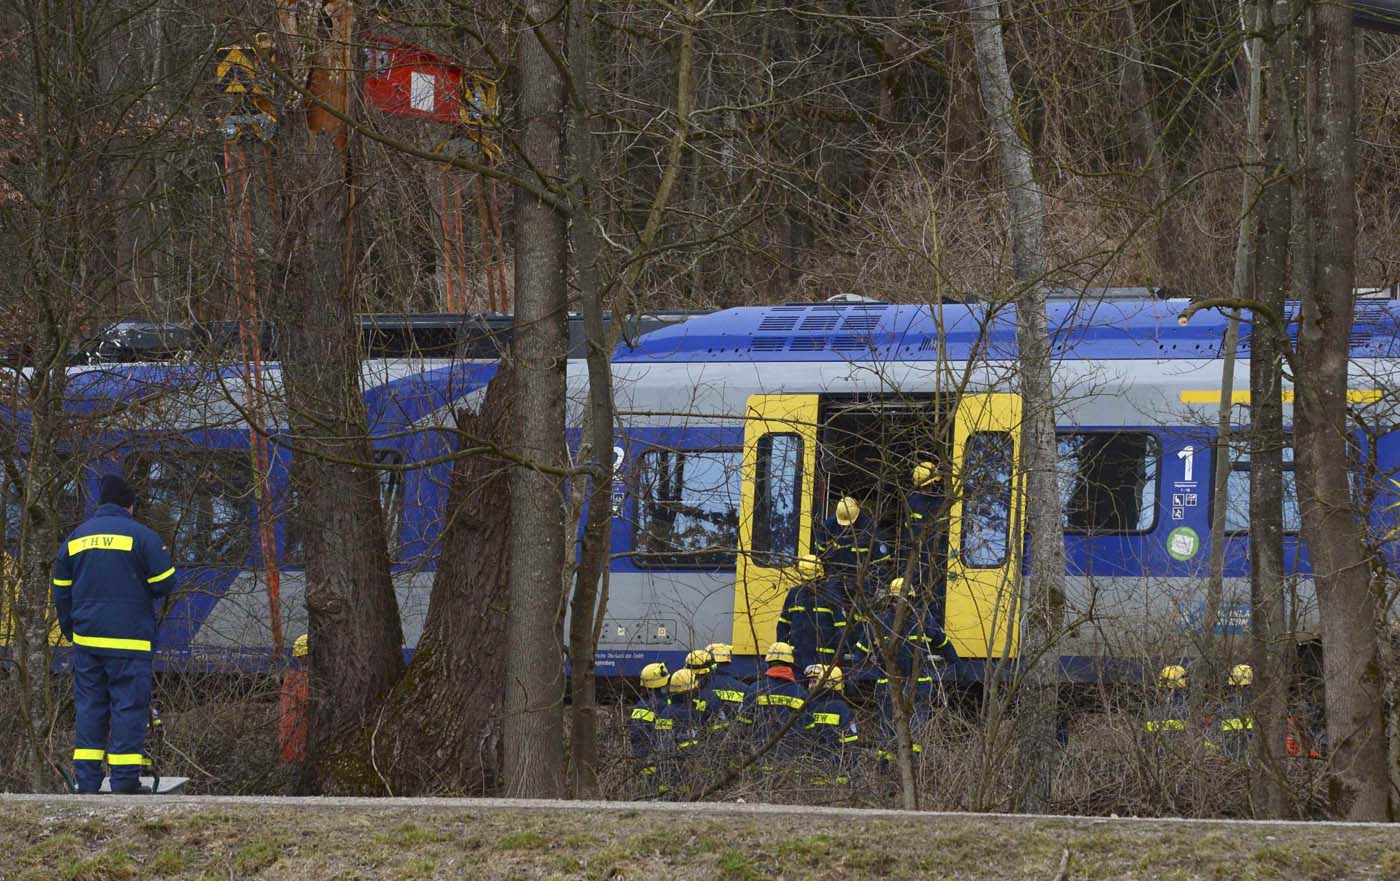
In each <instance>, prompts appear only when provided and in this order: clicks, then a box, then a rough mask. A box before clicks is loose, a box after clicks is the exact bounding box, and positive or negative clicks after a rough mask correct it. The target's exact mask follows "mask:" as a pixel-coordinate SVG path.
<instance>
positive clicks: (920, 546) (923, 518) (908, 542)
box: [901, 490, 948, 584]
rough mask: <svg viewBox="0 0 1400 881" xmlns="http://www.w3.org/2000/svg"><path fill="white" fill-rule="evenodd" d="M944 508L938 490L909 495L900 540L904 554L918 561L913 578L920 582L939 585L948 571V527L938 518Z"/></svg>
mask: <svg viewBox="0 0 1400 881" xmlns="http://www.w3.org/2000/svg"><path fill="white" fill-rule="evenodd" d="M943 508H944V499H943V496H942V495H941V494H939V493H932V492H926V491H924V490H917V491H915V492H912V493H910V494H909V504H908V510H907V512H906V513H905V519H904V535H903V536H902V537H901V541H902V543H903V548H902V550H903V552H904V554H905V555H906V556H907V557H913V558H914V559H915V560H916V561H917V562H918V565H917V567H916V568H915V570H914V578H915V581H916V582H917V583H919V584H942V583H943V581H944V577H945V575H946V572H947V568H948V549H947V537H946V532H947V530H946V529H944V528H943V527H944V524H941V523H940V522H939V518H938V515H939V514H940V513H941V512H942V511H943Z"/></svg>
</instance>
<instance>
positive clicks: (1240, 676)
mask: <svg viewBox="0 0 1400 881" xmlns="http://www.w3.org/2000/svg"><path fill="white" fill-rule="evenodd" d="M1230 684H1231V685H1237V686H1240V687H1243V686H1246V685H1253V684H1254V668H1253V667H1251V666H1250V665H1248V664H1236V665H1235V666H1234V667H1233V668H1232V669H1231V670H1230Z"/></svg>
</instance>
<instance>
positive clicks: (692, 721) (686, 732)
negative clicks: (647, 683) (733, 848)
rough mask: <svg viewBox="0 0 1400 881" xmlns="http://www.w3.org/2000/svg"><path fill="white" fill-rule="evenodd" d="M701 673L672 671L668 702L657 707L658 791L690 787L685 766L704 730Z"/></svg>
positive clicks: (682, 790) (677, 791)
mask: <svg viewBox="0 0 1400 881" xmlns="http://www.w3.org/2000/svg"><path fill="white" fill-rule="evenodd" d="M699 689H700V677H699V676H698V675H696V672H695V670H694V669H692V668H690V667H686V668H685V669H683V670H677V671H676V672H674V673H672V674H671V681H670V683H669V686H668V688H667V691H668V692H669V693H670V694H669V696H668V698H667V700H666V703H665V705H663V706H662V707H661V708H660V709H658V710H657V711H656V721H655V723H654V727H655V731H656V768H657V777H658V781H659V784H660V785H659V786H657V792H659V793H661V794H663V795H664V794H666V793H668V792H674V793H680V792H686V791H688V790H689V787H688V786H687V785H686V776H687V775H686V773H685V769H686V767H687V766H688V765H689V763H690V762H691V760H692V758H693V757H694V756H695V755H696V754H697V753H698V752H699V751H698V750H697V749H696V747H698V746H699V745H700V737H701V735H702V734H703V732H704V730H705V711H704V710H702V709H701V708H700V707H699V706H698V701H696V699H695V698H696V695H697V694H699Z"/></svg>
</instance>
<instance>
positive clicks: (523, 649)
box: [502, 0, 611, 798]
mask: <svg viewBox="0 0 1400 881" xmlns="http://www.w3.org/2000/svg"><path fill="white" fill-rule="evenodd" d="M522 11H523V14H524V17H525V27H526V32H525V33H523V34H522V35H521V37H520V40H519V41H518V44H517V46H518V49H517V52H518V61H517V64H516V75H517V82H518V83H519V90H518V94H519V103H518V105H517V107H518V112H519V117H520V123H519V149H520V152H521V159H522V161H523V163H524V164H525V165H526V166H527V167H528V168H529V169H530V172H531V174H532V176H533V177H534V179H535V180H536V181H537V183H538V186H539V188H540V189H538V190H534V191H526V190H524V189H523V188H522V189H520V190H519V191H518V192H517V196H516V209H515V211H516V217H515V235H516V248H515V335H514V339H513V340H512V343H511V352H510V357H511V360H512V362H513V364H514V367H515V370H516V395H517V397H516V414H517V418H516V419H515V434H514V437H513V444H512V446H513V449H514V451H515V452H516V453H517V454H518V455H520V456H521V457H523V458H524V460H525V463H526V464H523V465H520V466H518V467H517V468H516V469H515V471H514V472H513V473H512V474H511V489H510V493H511V535H510V556H511V572H510V616H509V619H508V621H507V625H506V695H505V718H504V721H503V724H502V734H503V737H504V741H505V760H504V761H505V764H504V769H503V771H504V776H505V789H506V792H507V793H508V794H510V795H514V796H532V797H541V798H558V797H560V796H562V795H563V794H564V743H563V712H564V663H563V645H562V634H561V632H560V628H561V625H562V604H563V596H562V591H561V587H560V579H561V578H562V573H563V571H564V555H565V541H564V485H563V478H562V475H563V469H564V467H565V464H566V462H567V458H568V457H567V451H566V450H565V447H564V408H565V399H564V392H565V388H564V386H565V372H564V368H565V358H566V356H567V354H568V342H569V338H568V322H567V318H568V279H567V267H568V238H567V221H568V218H567V216H566V214H565V213H564V211H563V209H562V208H561V207H560V206H559V205H558V204H557V203H553V202H552V201H551V200H549V199H547V198H545V193H549V192H554V193H557V192H558V191H559V184H560V181H561V180H562V178H563V173H564V119H565V113H566V111H567V103H566V100H567V98H566V93H565V81H564V70H563V69H561V67H560V66H559V65H558V64H557V63H556V62H557V60H558V59H559V58H560V57H561V53H560V49H561V47H562V46H563V40H562V39H561V37H562V36H563V33H564V30H563V26H562V17H563V11H564V10H563V5H562V4H561V3H560V2H556V0H530V2H527V3H525V4H524V6H523V10H522ZM609 446H611V445H609Z"/></svg>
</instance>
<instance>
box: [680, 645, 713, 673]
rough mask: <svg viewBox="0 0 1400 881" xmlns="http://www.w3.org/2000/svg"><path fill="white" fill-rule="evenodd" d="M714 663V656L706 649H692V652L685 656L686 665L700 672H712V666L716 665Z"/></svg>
mask: <svg viewBox="0 0 1400 881" xmlns="http://www.w3.org/2000/svg"><path fill="white" fill-rule="evenodd" d="M714 663H715V659H714V657H713V656H712V655H711V654H710V653H709V652H707V651H705V650H704V649H692V650H691V651H690V653H689V654H687V655H686V656H685V666H686V667H687V668H689V669H691V670H696V671H698V672H700V673H708V672H710V668H711V667H713V666H714Z"/></svg>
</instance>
